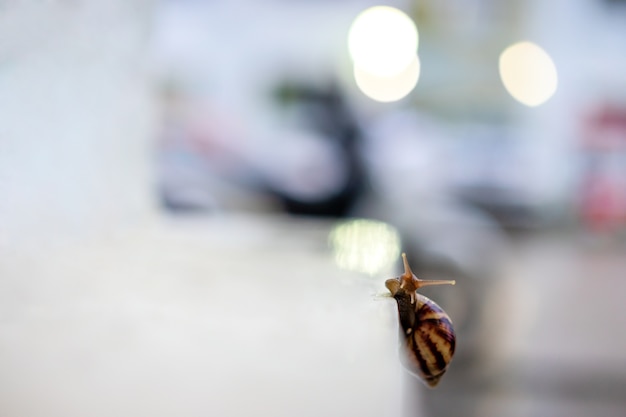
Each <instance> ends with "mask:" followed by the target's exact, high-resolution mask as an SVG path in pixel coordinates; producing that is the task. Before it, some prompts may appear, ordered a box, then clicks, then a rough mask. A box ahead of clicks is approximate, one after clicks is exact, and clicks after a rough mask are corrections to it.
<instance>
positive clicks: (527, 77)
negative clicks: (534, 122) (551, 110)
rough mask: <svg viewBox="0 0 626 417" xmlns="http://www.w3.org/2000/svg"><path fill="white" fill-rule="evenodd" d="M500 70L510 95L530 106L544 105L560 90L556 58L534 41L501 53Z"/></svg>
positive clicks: (517, 44) (511, 47)
mask: <svg viewBox="0 0 626 417" xmlns="http://www.w3.org/2000/svg"><path fill="white" fill-rule="evenodd" d="M499 70H500V78H501V79H502V83H503V84H504V87H505V88H506V90H507V91H508V92H509V94H511V96H513V98H515V99H516V100H517V101H519V102H521V103H523V104H525V105H527V106H530V107H534V106H538V105H540V104H543V103H544V102H546V101H547V100H548V99H549V98H550V97H552V95H553V94H554V93H555V91H556V89H557V84H558V76H557V71H556V67H555V65H554V62H553V61H552V58H550V55H548V53H547V52H546V51H544V50H543V49H542V48H541V47H540V46H538V45H536V44H534V43H531V42H518V43H515V44H513V45H511V46H509V47H508V48H506V49H505V50H504V51H503V52H502V54H501V55H500V60H499Z"/></svg>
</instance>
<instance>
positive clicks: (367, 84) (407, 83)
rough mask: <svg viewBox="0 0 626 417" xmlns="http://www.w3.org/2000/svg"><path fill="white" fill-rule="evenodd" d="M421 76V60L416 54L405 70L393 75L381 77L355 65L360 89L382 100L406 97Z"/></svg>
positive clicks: (370, 96) (367, 94)
mask: <svg viewBox="0 0 626 417" xmlns="http://www.w3.org/2000/svg"><path fill="white" fill-rule="evenodd" d="M419 76H420V61H419V58H418V57H417V56H416V55H414V56H413V61H411V63H410V64H409V66H408V67H407V68H406V69H405V70H404V71H402V72H401V73H399V74H396V75H394V76H391V77H380V76H377V75H374V74H371V73H368V72H367V71H364V70H363V69H361V68H360V67H359V66H356V65H355V67H354V80H355V81H356V84H357V86H358V87H359V89H360V90H361V91H362V92H363V94H365V95H366V96H368V97H369V98H371V99H374V100H376V101H381V102H391V101H397V100H400V99H402V98H404V97H406V96H407V95H408V94H409V93H410V92H411V91H413V89H414V88H415V86H416V85H417V81H418V80H419Z"/></svg>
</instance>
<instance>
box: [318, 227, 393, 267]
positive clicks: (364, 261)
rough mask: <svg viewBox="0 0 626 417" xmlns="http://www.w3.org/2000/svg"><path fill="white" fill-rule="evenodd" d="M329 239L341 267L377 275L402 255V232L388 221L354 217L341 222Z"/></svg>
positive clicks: (332, 231) (336, 260)
mask: <svg viewBox="0 0 626 417" xmlns="http://www.w3.org/2000/svg"><path fill="white" fill-rule="evenodd" d="M329 243H330V246H331V248H332V250H333V254H334V257H335V262H337V265H338V266H339V267H340V268H343V269H346V270H349V271H356V272H361V273H365V274H369V275H375V274H378V273H380V272H382V271H384V270H385V269H387V268H390V267H391V266H392V265H393V263H394V262H395V261H396V260H397V259H398V256H399V255H400V234H399V233H398V231H397V230H396V229H395V228H394V227H393V226H391V225H389V224H388V223H384V222H381V221H376V220H368V219H353V220H347V221H344V222H341V223H339V224H337V225H336V226H335V227H334V228H333V229H332V230H331V232H330V235H329Z"/></svg>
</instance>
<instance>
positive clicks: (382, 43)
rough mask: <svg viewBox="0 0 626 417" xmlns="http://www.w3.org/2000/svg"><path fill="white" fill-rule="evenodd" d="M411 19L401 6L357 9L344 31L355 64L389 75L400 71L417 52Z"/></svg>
mask: <svg viewBox="0 0 626 417" xmlns="http://www.w3.org/2000/svg"><path fill="white" fill-rule="evenodd" d="M417 45H418V33H417V28H416V26H415V23H413V21H412V20H411V18H410V17H409V16H407V15H406V14H405V13H404V12H402V11H401V10H398V9H395V8H393V7H388V6H375V7H371V8H369V9H366V10H364V11H363V12H361V13H360V14H359V15H358V16H357V17H356V18H355V19H354V21H353V23H352V25H351V27H350V30H349V33H348V50H349V52H350V56H351V58H352V61H353V62H354V65H355V67H359V68H360V70H361V71H365V72H367V73H369V74H372V75H376V76H380V77H390V76H392V75H396V74H398V73H400V72H402V71H404V70H405V69H406V68H407V67H408V66H409V65H410V64H411V62H412V61H413V59H414V57H415V54H416V53H417Z"/></svg>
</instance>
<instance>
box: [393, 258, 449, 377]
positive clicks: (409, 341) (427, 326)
mask: <svg viewBox="0 0 626 417" xmlns="http://www.w3.org/2000/svg"><path fill="white" fill-rule="evenodd" d="M402 261H403V263H404V274H402V275H400V276H399V277H396V278H391V279H388V280H387V281H385V286H386V287H387V289H388V290H389V291H391V296H392V297H393V298H395V300H396V302H397V304H398V316H399V319H400V320H399V321H400V329H401V344H402V346H403V349H402V350H403V351H404V352H403V355H402V364H403V366H404V367H405V368H406V369H407V370H408V371H409V372H410V373H412V374H414V375H416V376H417V377H419V378H420V379H421V380H422V381H424V382H425V383H426V384H427V385H428V386H429V387H431V388H433V387H435V386H436V385H437V384H438V383H439V381H440V379H441V377H442V376H443V374H444V373H445V372H446V370H447V369H448V365H449V364H450V361H451V360H452V355H454V348H455V344H456V336H455V334H454V328H453V327H452V321H451V320H450V317H448V315H447V314H446V312H445V311H443V309H442V308H441V307H439V306H438V305H437V304H436V303H435V302H434V301H432V300H431V299H429V298H427V297H425V296H423V295H421V294H418V293H417V292H416V291H417V290H418V289H419V288H421V287H425V286H427V285H443V284H450V285H454V284H455V281H447V280H421V279H418V278H417V277H416V276H415V274H413V272H412V271H411V268H410V266H409V263H408V261H407V258H406V254H404V253H403V254H402Z"/></svg>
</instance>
